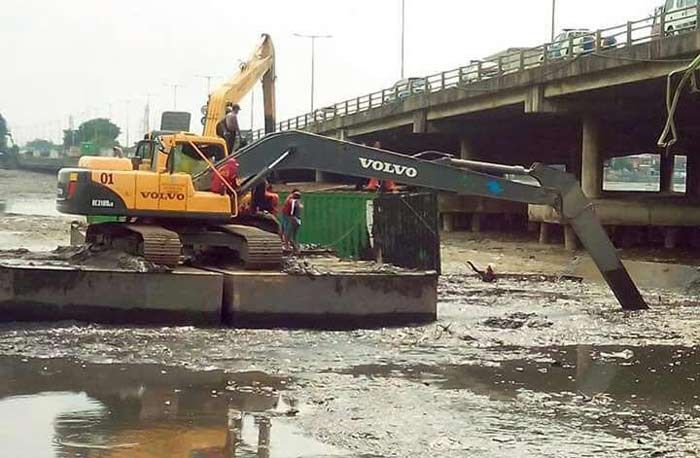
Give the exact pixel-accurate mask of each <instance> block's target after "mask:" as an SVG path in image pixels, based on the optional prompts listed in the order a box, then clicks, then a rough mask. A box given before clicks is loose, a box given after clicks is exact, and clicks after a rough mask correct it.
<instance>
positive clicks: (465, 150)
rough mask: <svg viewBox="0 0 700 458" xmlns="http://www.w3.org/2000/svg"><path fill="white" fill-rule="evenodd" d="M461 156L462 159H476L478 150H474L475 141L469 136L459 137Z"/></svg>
mask: <svg viewBox="0 0 700 458" xmlns="http://www.w3.org/2000/svg"><path fill="white" fill-rule="evenodd" d="M459 157H460V159H471V160H474V159H476V151H475V150H474V142H473V141H472V139H471V138H469V137H460V138H459Z"/></svg>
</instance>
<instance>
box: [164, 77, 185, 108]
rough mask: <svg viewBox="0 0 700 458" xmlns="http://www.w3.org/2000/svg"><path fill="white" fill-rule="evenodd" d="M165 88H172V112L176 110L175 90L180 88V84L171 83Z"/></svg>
mask: <svg viewBox="0 0 700 458" xmlns="http://www.w3.org/2000/svg"><path fill="white" fill-rule="evenodd" d="M166 86H170V87H171V88H173V110H177V89H178V88H179V87H182V84H177V83H173V84H166Z"/></svg>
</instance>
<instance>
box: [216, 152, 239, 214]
mask: <svg viewBox="0 0 700 458" xmlns="http://www.w3.org/2000/svg"><path fill="white" fill-rule="evenodd" d="M216 170H217V171H218V173H216V172H214V176H213V177H212V178H211V192H214V193H216V194H221V195H228V196H229V197H230V198H231V214H233V213H235V212H236V211H237V208H236V205H237V201H236V196H235V192H232V190H234V191H235V190H236V189H238V161H236V160H235V159H233V158H231V159H229V160H227V161H226V162H224V163H223V164H222V165H221V166H219V167H218V168H217V169H216Z"/></svg>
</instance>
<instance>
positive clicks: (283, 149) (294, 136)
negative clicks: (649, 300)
mask: <svg viewBox="0 0 700 458" xmlns="http://www.w3.org/2000/svg"><path fill="white" fill-rule="evenodd" d="M231 157H233V158H235V159H236V160H237V161H238V164H239V176H240V177H241V178H242V179H243V185H242V187H241V189H240V192H241V193H245V192H247V191H248V190H250V189H252V188H253V187H254V186H255V185H257V184H258V183H259V182H260V181H261V180H262V179H264V178H265V177H266V176H267V175H268V174H269V173H271V172H272V171H274V170H285V169H287V170H289V169H295V170H302V169H308V170H318V171H323V172H331V173H337V174H341V175H349V176H355V177H363V178H371V177H376V178H378V179H387V180H395V181H398V182H400V183H403V184H406V185H412V186H419V187H424V188H430V189H434V190H439V191H448V192H455V193H458V194H462V195H470V196H482V197H491V198H494V199H501V200H509V201H515V202H523V203H529V204H541V205H549V206H551V207H553V208H554V209H556V210H557V211H558V213H559V214H560V215H561V217H562V218H563V219H564V220H565V221H566V222H567V223H568V224H570V225H571V227H572V228H573V229H574V231H575V232H576V234H577V236H578V237H579V239H580V240H581V243H582V244H583V246H584V247H585V248H586V250H588V253H589V254H590V256H591V258H593V261H594V262H595V264H596V265H597V266H598V269H599V270H600V272H601V273H602V274H603V277H604V278H605V281H606V282H607V283H608V285H609V286H610V288H611V289H612V292H613V293H614V294H615V296H616V297H617V300H618V301H619V303H620V305H621V306H622V308H623V309H624V310H643V309H646V308H648V307H647V305H646V303H645V302H644V299H643V298H642V296H641V294H640V293H639V290H638V289H637V287H636V285H635V284H634V283H633V281H632V279H631V278H630V276H629V274H628V272H627V270H626V269H625V266H624V265H623V264H622V262H621V261H620V258H619V256H618V254H617V251H616V250H615V247H614V246H613V244H612V242H611V241H610V239H609V238H608V235H607V233H606V232H605V230H604V229H603V227H602V226H601V224H600V222H599V220H598V218H597V216H596V214H595V211H594V209H593V205H592V204H591V202H590V201H589V200H588V199H587V198H586V196H585V195H584V194H583V191H582V190H581V188H580V186H579V184H578V182H577V181H576V178H575V177H574V176H572V175H570V174H568V173H565V172H561V171H558V170H556V169H553V168H550V167H547V166H544V165H542V164H535V165H533V166H532V167H531V168H529V169H526V168H524V167H513V166H504V165H499V164H490V163H485V162H475V161H463V160H458V159H452V158H451V157H449V156H446V155H443V156H442V157H441V158H439V159H436V160H425V159H419V158H415V157H411V156H406V155H403V154H398V153H394V152H390V151H385V150H381V149H377V148H370V147H367V146H363V145H358V144H355V143H350V142H345V141H340V140H336V139H333V138H328V137H322V136H319V135H314V134H310V133H306V132H299V131H289V132H282V133H276V134H270V135H267V136H266V137H264V138H262V139H261V140H259V141H257V142H255V143H253V144H251V145H249V146H248V147H246V148H243V149H241V150H240V151H238V152H236V153H235V154H234V155H233V156H231ZM226 160H227V159H224V161H226ZM218 165H220V164H218ZM218 165H217V166H218ZM479 170H481V171H479ZM486 172H488V173H486ZM503 174H511V175H524V176H529V177H532V178H534V179H535V180H537V181H538V182H539V183H540V186H535V185H529V184H524V183H519V182H515V181H511V180H508V179H505V178H502V175H503Z"/></svg>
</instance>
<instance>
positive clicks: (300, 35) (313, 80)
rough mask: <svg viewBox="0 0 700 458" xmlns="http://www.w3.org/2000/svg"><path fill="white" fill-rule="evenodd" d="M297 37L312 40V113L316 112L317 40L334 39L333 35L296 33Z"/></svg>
mask: <svg viewBox="0 0 700 458" xmlns="http://www.w3.org/2000/svg"><path fill="white" fill-rule="evenodd" d="M294 36H295V37H299V38H309V39H310V40H311V113H313V112H314V91H315V85H316V40H317V39H318V38H333V35H304V34H300V33H295V34H294Z"/></svg>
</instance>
